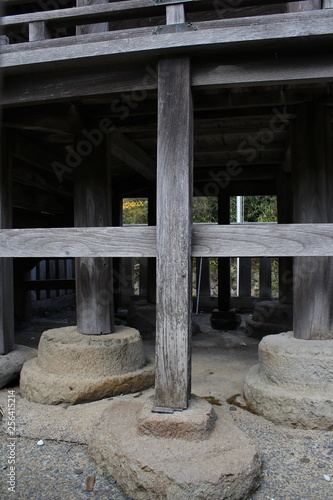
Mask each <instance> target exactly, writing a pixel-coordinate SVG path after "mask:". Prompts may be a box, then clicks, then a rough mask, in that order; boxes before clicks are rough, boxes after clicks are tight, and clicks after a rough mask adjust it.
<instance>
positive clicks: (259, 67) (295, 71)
mask: <svg viewBox="0 0 333 500" xmlns="http://www.w3.org/2000/svg"><path fill="white" fill-rule="evenodd" d="M322 80H325V81H332V80H333V58H332V55H331V54H330V55H327V54H326V55H325V54H317V55H316V56H312V55H305V56H304V55H300V54H298V55H297V58H296V57H289V56H281V57H279V59H272V58H270V59H266V58H263V59H260V58H258V55H257V56H256V60H252V59H250V58H248V60H247V61H239V63H238V64H237V63H236V62H235V63H232V64H220V63H207V64H194V65H193V72H192V85H193V86H194V87H201V88H209V87H214V86H217V87H221V86H222V87H223V86H230V85H231V86H232V87H237V86H242V85H253V86H258V85H266V84H271V85H276V84H281V85H282V84H283V85H287V84H289V83H305V82H307V83H316V82H319V81H322Z"/></svg>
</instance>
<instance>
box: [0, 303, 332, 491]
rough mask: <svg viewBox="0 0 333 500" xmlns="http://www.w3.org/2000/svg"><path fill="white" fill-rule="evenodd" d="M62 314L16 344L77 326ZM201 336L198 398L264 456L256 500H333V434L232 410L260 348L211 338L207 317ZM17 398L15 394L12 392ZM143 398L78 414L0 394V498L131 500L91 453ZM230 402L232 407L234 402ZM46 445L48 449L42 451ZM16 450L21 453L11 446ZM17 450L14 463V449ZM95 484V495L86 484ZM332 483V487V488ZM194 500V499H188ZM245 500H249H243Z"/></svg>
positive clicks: (230, 337) (196, 345) (246, 341)
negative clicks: (101, 423) (103, 419)
mask: <svg viewBox="0 0 333 500" xmlns="http://www.w3.org/2000/svg"><path fill="white" fill-rule="evenodd" d="M73 321H74V319H73V315H72V314H67V316H66V319H65V318H64V316H63V315H62V314H61V313H59V314H56V315H53V316H52V317H47V318H36V319H35V320H34V321H33V322H32V323H31V325H30V326H29V327H28V328H26V329H24V330H22V331H21V332H18V335H17V343H20V344H23V345H30V346H36V345H37V344H38V340H39V337H40V335H41V333H42V332H43V331H44V330H45V329H48V328H52V327H59V326H61V325H62V324H63V326H67V325H68V324H73V323H72V322H73ZM196 321H197V322H198V323H200V328H201V333H200V334H199V335H196V336H195V337H194V338H193V356H192V359H193V378H192V392H193V393H195V394H197V395H199V396H204V397H207V396H213V397H214V398H215V402H216V403H218V404H221V405H222V406H223V407H225V409H226V410H227V411H229V412H230V414H231V415H232V417H233V418H234V420H235V422H236V423H237V425H239V427H240V428H241V429H242V430H243V431H245V432H246V433H247V434H248V435H249V436H250V437H251V438H252V439H254V440H256V442H257V443H258V446H259V449H260V451H261V453H262V459H263V467H262V480H261V486H260V488H259V489H258V490H257V491H256V492H255V493H254V494H253V495H252V497H251V498H252V499H253V500H330V499H333V435H332V432H326V431H317V430H301V429H294V428H290V427H284V426H281V425H275V424H273V423H271V422H269V421H267V420H266V419H264V418H263V417H260V416H258V415H254V414H252V413H250V412H248V411H247V410H245V409H242V408H240V407H238V406H235V405H234V404H230V399H229V398H231V397H233V396H235V395H236V394H241V393H242V388H243V383H244V379H245V376H246V373H247V371H248V369H249V368H250V367H251V366H252V365H253V364H255V363H256V362H257V351H258V341H257V340H255V339H251V338H248V337H246V335H245V334H244V333H242V332H241V331H239V332H219V331H216V330H212V329H211V328H210V326H209V323H208V316H207V315H204V316H200V317H198V318H196ZM144 344H145V350H146V354H147V357H150V358H151V357H153V356H154V341H153V340H152V339H150V340H145V341H144ZM10 391H14V392H10ZM13 394H14V395H15V423H16V433H15V440H12V441H11V440H9V437H10V436H9V435H8V433H7V430H8V429H7V423H8V401H9V400H8V397H10V396H12V395H13ZM152 394H153V389H149V390H147V391H144V392H143V393H139V394H134V395H133V394H131V395H125V396H119V397H118V398H109V399H104V400H101V401H97V402H94V403H87V404H82V405H76V406H68V407H66V406H62V405H59V406H46V405H40V404H36V403H31V402H28V401H27V400H25V399H24V398H22V397H21V396H20V391H19V387H18V386H16V385H15V384H13V386H12V387H10V388H5V389H2V390H1V391H0V405H1V408H2V410H3V413H4V416H3V419H2V422H1V429H0V433H1V447H2V450H1V458H0V498H1V499H3V500H5V499H13V500H14V499H15V500H16V499H19V500H44V499H45V500H46V499H47V500H60V499H61V500H63V499H66V500H76V499H78V500H80V499H98V500H121V499H122V500H124V499H125V498H126V497H125V496H124V495H123V494H122V492H121V490H120V489H119V488H118V486H117V484H115V481H114V480H113V478H112V477H110V476H108V475H106V474H104V473H103V471H101V470H99V468H98V467H96V465H95V464H94V462H93V461H92V460H91V459H90V457H89V455H88V452H87V440H88V437H89V435H90V433H91V430H92V429H93V427H94V425H95V424H96V422H97V421H98V419H99V418H100V415H101V413H102V412H103V411H104V409H106V408H107V407H109V406H110V405H111V406H112V404H114V401H115V400H116V399H119V398H123V399H131V398H140V401H142V402H143V401H144V400H145V399H147V398H148V397H150V396H151V395H152ZM228 399H229V403H228V402H227V400H228ZM40 440H42V441H43V444H42V445H38V442H39V441H40ZM12 443H15V447H13V446H12V447H11V448H10V447H9V446H8V445H9V444H12ZM14 448H15V450H14V451H15V456H14V455H13V453H12V452H11V449H14ZM13 456H14V458H15V467H16V469H15V474H16V477H15V484H16V486H15V493H14V492H12V491H8V486H10V484H9V483H7V481H8V479H9V473H10V465H11V464H10V463H9V460H10V459H11V458H13ZM89 476H95V483H94V486H93V490H92V491H86V481H87V478H88V477H89ZM329 479H331V480H329ZM189 500H190V499H189ZM207 500H209V499H207ZM244 500H245V499H244Z"/></svg>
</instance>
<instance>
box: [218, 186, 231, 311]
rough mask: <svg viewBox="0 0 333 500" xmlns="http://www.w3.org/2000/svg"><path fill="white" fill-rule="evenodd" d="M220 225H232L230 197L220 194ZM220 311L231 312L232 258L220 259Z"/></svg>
mask: <svg viewBox="0 0 333 500" xmlns="http://www.w3.org/2000/svg"><path fill="white" fill-rule="evenodd" d="M218 223H219V224H230V196H229V194H225V193H223V192H222V193H220V194H219V197H218ZM218 310H219V311H223V312H224V311H230V258H229V257H220V258H219V259H218Z"/></svg>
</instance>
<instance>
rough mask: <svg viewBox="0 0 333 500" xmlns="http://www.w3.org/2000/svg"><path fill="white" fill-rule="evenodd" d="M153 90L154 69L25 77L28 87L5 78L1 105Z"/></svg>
mask: <svg viewBox="0 0 333 500" xmlns="http://www.w3.org/2000/svg"><path fill="white" fill-rule="evenodd" d="M156 88H157V73H156V72H155V69H154V67H147V68H146V69H144V68H136V69H125V70H124V69H121V70H119V69H116V68H115V69H114V70H112V72H110V71H108V72H105V69H103V70H102V71H101V70H98V69H96V71H94V73H93V74H92V73H91V72H90V71H89V72H87V73H83V74H82V73H81V74H80V73H79V74H78V73H76V74H75V75H73V74H71V73H70V72H66V73H61V72H59V73H52V74H45V73H44V74H36V75H34V74H32V75H29V87H28V88H27V86H26V83H25V82H22V77H16V78H6V80H5V82H4V89H3V95H2V97H1V102H2V104H3V105H7V106H8V105H13V106H17V105H19V104H31V103H37V102H49V101H54V100H57V99H58V100H59V99H60V100H63V99H69V98H71V97H76V98H80V97H85V96H98V95H107V94H111V93H116V92H129V91H136V90H150V89H156Z"/></svg>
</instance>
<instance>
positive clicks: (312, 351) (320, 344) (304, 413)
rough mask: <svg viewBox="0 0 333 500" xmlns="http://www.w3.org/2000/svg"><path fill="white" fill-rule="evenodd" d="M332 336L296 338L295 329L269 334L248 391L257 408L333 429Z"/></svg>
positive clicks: (278, 418) (291, 421) (277, 417)
mask: <svg viewBox="0 0 333 500" xmlns="http://www.w3.org/2000/svg"><path fill="white" fill-rule="evenodd" d="M332 367H333V340H300V339H295V338H294V336H293V332H285V333H280V334H278V335H270V336H267V337H265V338H264V339H263V340H262V341H261V342H260V344H259V365H256V366H253V367H252V368H251V369H250V371H249V373H248V375H247V378H246V382H245V387H244V395H245V399H246V401H247V404H248V405H249V406H250V407H251V408H252V409H254V410H255V411H256V412H257V413H259V414H261V415H263V416H264V417H266V418H268V419H269V420H272V421H273V422H276V423H282V424H287V425H293V426H297V427H303V428H307V429H328V430H330V429H333V376H332V373H333V372H332Z"/></svg>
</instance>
